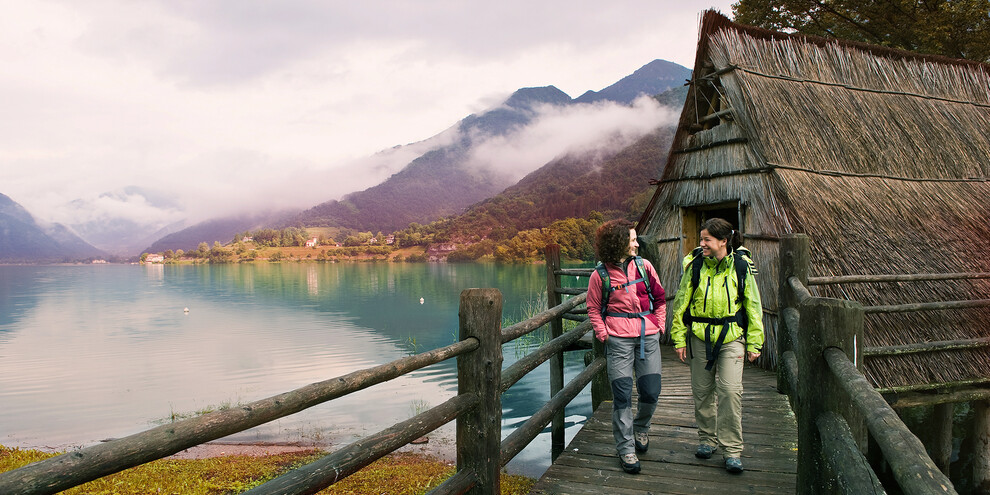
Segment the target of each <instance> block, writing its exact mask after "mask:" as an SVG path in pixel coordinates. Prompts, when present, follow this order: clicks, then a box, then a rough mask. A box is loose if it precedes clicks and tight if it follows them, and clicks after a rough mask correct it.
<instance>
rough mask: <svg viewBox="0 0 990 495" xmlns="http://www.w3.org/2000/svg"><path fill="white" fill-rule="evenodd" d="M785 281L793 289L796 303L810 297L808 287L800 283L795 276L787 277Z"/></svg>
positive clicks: (800, 302) (801, 302)
mask: <svg viewBox="0 0 990 495" xmlns="http://www.w3.org/2000/svg"><path fill="white" fill-rule="evenodd" d="M787 283H788V284H789V285H790V286H791V289H792V290H793V291H794V296H795V297H796V298H797V303H798V304H803V303H804V302H805V301H807V300H809V299H811V297H812V296H811V292H809V291H808V288H807V287H805V286H804V284H802V283H801V279H799V278H797V277H790V278H788V279H787Z"/></svg>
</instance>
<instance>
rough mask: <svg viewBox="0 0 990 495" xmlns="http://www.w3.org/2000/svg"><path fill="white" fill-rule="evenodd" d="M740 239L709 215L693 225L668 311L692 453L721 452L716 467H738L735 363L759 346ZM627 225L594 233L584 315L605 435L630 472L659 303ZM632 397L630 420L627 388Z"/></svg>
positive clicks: (649, 399)
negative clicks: (606, 384)
mask: <svg viewBox="0 0 990 495" xmlns="http://www.w3.org/2000/svg"><path fill="white" fill-rule="evenodd" d="M741 240H742V235H741V234H740V233H739V232H737V231H735V230H733V229H732V225H731V224H729V223H728V222H727V221H725V220H723V219H719V218H714V219H710V220H708V221H706V222H705V223H704V224H703V225H702V229H701V242H700V247H699V248H697V249H695V250H694V251H693V252H692V253H691V254H689V255H688V256H686V257H685V258H684V259H683V261H682V267H683V269H684V271H683V275H682V277H681V281H680V285H679V287H678V290H677V295H676V298H675V299H674V302H673V305H672V315H671V316H672V322H671V328H670V336H671V340H673V343H674V349H675V351H676V353H677V356H678V358H679V359H680V360H681V361H687V362H688V363H689V364H690V366H691V390H692V394H693V396H694V406H695V421H696V422H697V424H698V436H699V439H698V448H697V451H696V453H695V456H697V457H699V458H702V459H709V458H711V457H712V455H713V454H714V453H715V452H718V451H721V452H722V456H723V458H724V461H725V469H726V470H727V471H728V472H730V473H741V472H742V471H743V466H742V459H741V454H742V450H743V438H742V391H743V387H742V372H743V364H744V361H743V359H747V360H749V361H750V362H752V361H755V360H756V359H757V358H758V357H759V355H760V350H761V348H762V346H763V309H762V304H761V301H760V294H759V290H758V288H757V286H756V280H755V277H754V274H755V273H756V270H755V265H754V264H753V262H752V259H751V258H750V257H749V251H747V250H746V249H745V248H743V247H742V245H741ZM638 247H639V245H638V243H637V239H636V231H635V230H634V226H633V224H632V223H630V222H627V221H624V220H613V221H610V222H606V223H605V224H603V225H602V226H601V227H600V228H599V229H598V232H597V233H596V249H597V250H598V256H599V260H601V262H602V263H601V264H600V265H599V266H598V267H597V268H596V270H595V272H594V273H592V275H591V280H590V281H589V284H588V298H587V306H588V317H589V319H590V320H591V322H592V326H593V327H594V330H595V337H596V338H597V339H598V340H600V341H602V342H604V343H605V346H606V360H607V364H608V375H609V381H610V382H611V385H612V394H613V400H614V402H613V413H612V431H613V435H614V437H615V442H616V452H617V453H618V455H619V463H620V465H621V466H622V469H623V470H624V471H626V472H628V473H638V472H639V470H640V462H639V459H638V456H637V455H636V453H637V452H639V453H643V452H646V451H647V449H648V448H649V436H648V435H647V433H648V432H649V429H650V420H651V418H652V416H653V413H654V411H655V410H656V407H657V398H658V397H659V394H660V374H661V365H660V352H659V336H660V335H661V334H662V333H663V332H664V322H665V317H666V305H665V304H664V290H663V287H661V286H660V282H659V277H658V276H657V274H656V270H655V269H654V267H653V265H652V264H650V262H649V261H648V260H645V259H642V258H639V257H638V256H636V255H637V252H638ZM634 380H635V383H636V385H637V392H638V396H639V400H638V404H637V410H636V414H635V416H634V415H633V412H632V408H631V405H632V404H631V395H632V384H633V382H634Z"/></svg>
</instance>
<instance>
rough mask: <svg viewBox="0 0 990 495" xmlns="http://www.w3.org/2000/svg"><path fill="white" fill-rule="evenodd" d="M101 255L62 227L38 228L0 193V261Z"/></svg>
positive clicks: (70, 258)
mask: <svg viewBox="0 0 990 495" xmlns="http://www.w3.org/2000/svg"><path fill="white" fill-rule="evenodd" d="M105 256H106V253H104V252H103V251H100V250H99V249H97V248H95V247H93V246H91V245H90V244H88V243H86V241H84V240H82V239H80V238H79V236H77V235H75V234H74V233H72V231H71V230H69V229H68V228H66V227H65V226H63V225H60V224H53V225H51V226H48V227H43V226H41V225H38V223H37V222H35V220H34V217H32V216H31V214H30V213H28V211H27V210H25V209H24V207H23V206H21V205H20V204H18V203H17V202H15V201H14V200H12V199H10V198H9V197H7V196H6V195H3V194H0V261H3V262H52V261H78V260H84V259H92V258H101V257H105Z"/></svg>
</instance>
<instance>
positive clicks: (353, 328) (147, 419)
mask: <svg viewBox="0 0 990 495" xmlns="http://www.w3.org/2000/svg"><path fill="white" fill-rule="evenodd" d="M583 280H584V281H578V280H569V281H567V284H566V285H573V286H576V285H580V284H581V283H585V284H586V283H587V282H586V280H587V279H583ZM545 283H546V275H545V271H544V267H543V266H542V265H527V266H497V265H485V264H370V263H341V264H316V263H303V264H298V263H286V264H257V265H255V264H250V265H214V266H210V265H199V266H188V265H187V266H175V265H145V266H142V265H102V266H101V265H95V266H44V267H37V266H0V444H3V445H7V446H12V447H14V446H16V447H26V448H59V449H64V448H70V447H74V446H86V445H91V444H93V443H95V442H98V441H100V440H102V439H106V438H119V437H122V436H126V435H129V434H132V433H136V432H139V431H142V430H145V429H148V428H151V427H153V426H156V425H157V424H161V422H163V421H165V420H167V418H169V417H171V416H172V415H175V414H180V415H181V414H189V413H194V412H196V411H201V410H206V409H211V408H217V407H222V406H236V405H237V404H239V403H248V402H252V401H254V400H258V399H262V398H265V397H269V396H272V395H275V394H279V393H282V392H286V391H289V390H292V389H295V388H298V387H301V386H304V385H307V384H309V383H312V382H316V381H322V380H326V379H328V378H333V377H336V376H339V375H343V374H346V373H349V372H352V371H355V370H359V369H363V368H367V367H370V366H374V365H377V364H381V363H385V362H388V361H391V360H394V359H398V358H401V357H404V356H407V355H409V354H411V353H415V352H423V351H426V350H430V349H434V348H437V347H442V346H445V345H447V344H450V343H452V342H454V341H455V339H456V335H457V326H458V323H457V306H458V302H459V298H460V293H461V291H462V290H463V289H466V288H472V287H495V288H498V289H500V290H501V291H502V293H503V298H504V317H506V318H509V319H511V320H512V321H517V320H519V319H521V317H522V314H523V311H524V309H523V308H524V307H526V306H529V305H533V304H535V303H536V301H537V300H538V298H539V297H541V295H542V293H544V292H545ZM421 298H422V300H423V302H422V303H420V299H421ZM543 300H544V301H545V299H543ZM544 304H545V303H544ZM185 308H188V309H189V311H188V312H185V311H184V309H185ZM525 349H526V345H525V344H518V343H510V344H507V345H506V347H505V349H504V356H505V357H504V359H505V362H504V366H508V365H510V364H512V363H513V362H515V361H516V360H517V359H518V358H519V357H521V356H522V354H523V352H524V351H525ZM565 364H566V372H565V373H566V375H567V379H568V380H569V379H570V378H572V377H573V376H574V375H576V374H577V373H579V372H580V371H581V369H582V368H583V366H584V365H583V360H582V358H581V356H580V353H570V354H569V355H568V356H567V359H566V363H565ZM455 368H456V365H455V362H454V361H453V360H451V361H448V362H445V363H441V364H438V365H435V366H431V367H428V368H425V369H422V370H419V371H417V372H414V373H411V374H410V375H407V376H404V377H401V378H398V379H395V380H392V381H390V382H387V383H385V384H381V385H378V386H376V387H374V388H372V389H370V390H364V391H361V392H357V393H354V394H351V395H349V396H346V397H344V398H341V399H338V400H335V401H332V402H330V403H326V404H322V405H320V406H316V407H313V408H311V409H308V410H306V411H304V412H302V413H299V414H296V415H293V416H290V417H287V418H283V419H281V420H277V421H275V422H272V423H269V424H267V425H263V426H260V427H258V428H255V429H253V430H250V431H248V432H244V433H241V434H238V435H235V436H234V437H231V438H230V439H228V440H233V441H304V442H327V441H332V442H334V443H338V442H341V441H343V442H350V441H352V440H354V439H355V438H359V437H361V436H365V435H368V434H370V433H374V432H376V431H379V430H381V429H383V428H385V427H387V426H390V425H391V424H392V423H395V422H397V421H401V420H404V419H407V418H409V417H411V416H413V415H415V414H416V413H418V412H420V411H422V410H424V409H426V408H428V407H430V406H435V405H439V404H440V403H442V402H443V401H445V400H447V399H449V398H451V397H453V396H454V395H455V394H456V389H457V379H456V374H455ZM548 373H549V371H548V370H547V365H546V364H544V365H543V366H542V367H541V368H539V369H537V370H536V371H534V372H533V373H530V375H528V376H527V377H526V378H524V379H523V380H522V381H520V382H519V383H517V384H516V385H514V386H513V387H512V388H511V389H510V390H509V391H508V392H506V393H505V395H504V396H503V437H504V436H505V435H507V434H508V433H511V431H512V429H513V428H515V427H516V426H518V425H519V424H521V423H522V422H523V421H525V419H527V418H528V417H529V416H530V415H531V414H532V413H533V412H535V411H536V409H537V408H538V406H539V405H541V404H542V403H543V402H545V401H546V400H547V397H548V396H549V385H548V381H549V380H548ZM590 414H591V404H590V396H589V394H588V390H587V389H585V391H584V392H582V394H581V395H580V396H579V397H578V398H577V399H576V400H575V402H573V403H572V404H571V406H570V407H568V409H567V411H566V416H567V427H568V428H567V440H568V441H569V440H570V438H571V437H572V436H573V435H574V434H575V433H576V432H577V429H578V428H579V427H580V424H582V423H583V422H584V420H585V419H586V418H587V417H588V416H589V415H590ZM431 439H432V440H431V441H433V442H449V445H452V439H453V424H451V425H448V426H447V427H444V428H443V430H442V431H441V432H439V433H435V434H434V435H431ZM331 448H332V447H331ZM549 463H550V446H549V434H548V433H547V432H544V433H543V434H541V436H540V438H539V439H538V440H537V441H535V442H534V444H533V445H531V446H530V447H528V448H527V449H526V450H524V451H523V452H522V453H521V454H520V455H519V456H517V457H516V459H515V460H513V462H512V463H510V464H509V470H510V471H511V472H516V473H521V474H527V475H530V476H538V475H539V474H541V473H542V472H543V470H545V469H546V467H547V466H548V465H549Z"/></svg>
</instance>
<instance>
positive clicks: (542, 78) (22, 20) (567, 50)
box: [0, 0, 732, 222]
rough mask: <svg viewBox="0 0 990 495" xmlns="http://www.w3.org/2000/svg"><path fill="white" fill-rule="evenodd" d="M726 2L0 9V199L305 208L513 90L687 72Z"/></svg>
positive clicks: (582, 86) (114, 4) (89, 1)
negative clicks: (372, 160) (107, 196)
mask: <svg viewBox="0 0 990 495" xmlns="http://www.w3.org/2000/svg"><path fill="white" fill-rule="evenodd" d="M731 3H732V2H731V1H726V0H721V1H711V0H705V1H696V2H695V1H687V2H683V1H681V2H675V1H657V0H641V1H631V0H615V1H611V2H601V1H594V2H592V1H584V0H567V1H558V0H552V1H533V0H524V1H522V0H500V1H485V2H474V1H460V2H456V1H450V0H445V1H435V0H421V1H408V0H381V1H377V0H369V1H364V2H355V1H353V0H348V1H336V0H319V1H318V0H283V1H258V0H225V1H208V0H145V1H133V0H129V1H116V0H83V1H79V0H65V1H49V0H32V1H29V2H25V1H23V0H0V9H2V10H0V11H2V12H3V15H2V16H0V61H2V63H0V111H2V114H3V118H2V120H0V193H3V194H6V195H8V196H10V197H11V198H12V199H14V200H15V201H17V202H19V203H21V204H22V205H24V206H25V207H26V208H27V209H28V210H29V211H30V212H31V213H33V214H34V215H35V216H36V217H38V219H39V220H42V221H62V222H69V221H71V220H72V218H71V217H72V215H78V212H72V211H71V210H72V208H71V207H68V206H67V204H68V203H69V202H71V201H73V200H77V199H79V200H82V203H83V204H88V205H90V208H97V206H93V205H96V204H97V203H98V201H97V199H96V198H97V197H98V196H99V195H100V194H101V193H106V192H113V191H120V190H121V189H122V188H124V187H126V186H139V187H142V188H147V189H150V190H155V191H159V192H161V193H163V194H164V195H165V196H166V197H169V198H171V199H172V200H173V201H174V202H175V204H176V205H179V206H177V209H181V210H184V211H187V212H188V211H191V210H196V211H198V212H199V213H198V214H199V215H200V216H210V215H212V214H222V213H227V212H228V210H230V211H232V210H234V209H236V208H238V207H240V206H241V205H244V204H248V203H251V202H253V203H255V204H262V205H264V206H266V207H282V206H312V205H313V204H315V203H317V202H320V201H324V200H327V199H331V198H333V197H337V196H339V195H340V194H342V193H346V192H350V191H351V190H355V188H358V189H363V188H365V187H368V186H370V185H372V184H374V183H376V182H378V181H380V180H381V179H383V178H385V177H387V174H389V173H392V172H394V170H393V169H381V170H379V171H378V174H379V175H377V176H376V175H375V172H374V171H373V170H372V171H367V173H362V172H363V170H364V169H363V168H362V167H361V164H362V163H366V162H367V157H369V156H371V155H373V154H375V153H377V152H379V151H382V150H386V149H389V148H392V147H393V146H396V145H403V144H409V143H414V142H418V141H421V140H424V139H427V138H429V137H431V136H434V135H436V134H438V133H440V132H442V131H443V130H445V129H447V128H448V127H450V126H451V125H453V124H455V123H456V122H457V121H458V120H460V119H462V118H464V117H465V116H467V115H469V114H471V113H474V112H478V111H481V110H484V109H486V108H490V107H491V106H492V105H495V104H498V103H499V102H500V101H502V100H503V99H504V98H506V97H507V96H508V95H509V94H511V93H512V92H513V91H515V90H516V89H519V88H521V87H530V86H546V85H554V86H556V87H558V88H560V89H561V90H563V91H564V92H566V93H568V94H569V95H570V96H572V97H577V96H579V95H580V94H582V93H584V92H585V91H587V90H600V89H602V88H604V87H605V86H608V85H610V84H612V83H614V82H616V81H617V80H619V79H620V78H622V77H624V76H626V75H629V74H631V73H632V72H633V71H634V70H636V69H638V68H639V67H641V66H643V65H645V64H647V63H649V62H650V61H652V60H654V59H658V58H660V59H665V60H669V61H672V62H675V63H678V64H681V65H683V66H685V67H688V68H692V66H693V62H694V51H695V46H696V44H697V29H698V22H699V19H700V13H701V12H702V11H703V10H704V9H706V8H710V7H711V8H716V9H718V10H720V11H722V12H723V13H725V14H726V15H731ZM630 111H632V112H638V113H640V114H641V113H642V112H643V111H644V110H643V109H642V108H639V109H632V110H630ZM557 117H559V116H557ZM595 120H600V119H595ZM619 120H621V119H619ZM410 156H413V155H410ZM407 158H408V157H407V156H400V157H393V159H394V160H396V162H395V163H396V164H397V165H396V167H398V166H401V164H403V163H405V162H403V160H406V159H407ZM381 175H384V176H381ZM348 188H351V189H349V190H348ZM141 201H143V199H141ZM76 204H77V205H78V204H80V203H78V202H77V203H76ZM142 206H143V205H142V204H134V203H128V202H127V201H126V198H125V199H124V200H123V202H118V203H117V204H107V205H104V207H105V208H107V209H113V208H118V209H126V210H128V211H130V212H131V213H132V214H135V213H136V214H142V213H140V212H141V208H142ZM206 212H209V213H206ZM91 213H92V212H91ZM93 214H95V213H93ZM148 214H149V215H150V214H151V213H150V212H149V213H148ZM176 214H177V215H178V213H176ZM76 220H78V219H76Z"/></svg>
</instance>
